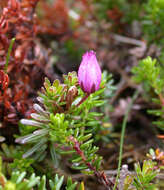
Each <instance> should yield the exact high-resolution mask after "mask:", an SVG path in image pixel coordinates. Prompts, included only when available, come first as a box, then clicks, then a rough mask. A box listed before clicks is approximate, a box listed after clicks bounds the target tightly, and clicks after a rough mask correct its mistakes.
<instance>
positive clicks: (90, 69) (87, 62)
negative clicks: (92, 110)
mask: <svg viewBox="0 0 164 190" xmlns="http://www.w3.org/2000/svg"><path fill="white" fill-rule="evenodd" d="M78 81H79V85H80V87H81V89H82V90H83V91H84V92H86V93H87V94H91V93H93V92H95V91H97V90H98V89H99V87H100V83H101V69H100V66H99V64H98V61H97V59H96V54H95V52H94V51H89V52H86V53H85V54H84V55H83V57H82V61H81V64H80V67H79V70H78Z"/></svg>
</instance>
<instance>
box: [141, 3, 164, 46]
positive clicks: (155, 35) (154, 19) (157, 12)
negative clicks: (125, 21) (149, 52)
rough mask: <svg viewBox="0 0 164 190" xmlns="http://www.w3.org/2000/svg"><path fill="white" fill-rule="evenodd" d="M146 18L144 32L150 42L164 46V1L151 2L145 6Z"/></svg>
mask: <svg viewBox="0 0 164 190" xmlns="http://www.w3.org/2000/svg"><path fill="white" fill-rule="evenodd" d="M144 9H145V12H146V14H145V16H144V20H143V30H144V33H145V34H146V36H147V38H148V41H149V42H156V44H160V45H162V44H163V42H164V41H163V30H164V1H163V0H149V1H147V3H145V4H144Z"/></svg>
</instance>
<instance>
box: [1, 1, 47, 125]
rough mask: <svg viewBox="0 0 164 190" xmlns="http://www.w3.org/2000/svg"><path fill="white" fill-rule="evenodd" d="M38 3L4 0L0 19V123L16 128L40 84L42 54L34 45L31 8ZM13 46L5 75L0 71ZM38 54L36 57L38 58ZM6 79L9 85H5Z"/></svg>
mask: <svg viewBox="0 0 164 190" xmlns="http://www.w3.org/2000/svg"><path fill="white" fill-rule="evenodd" d="M37 2H38V0H23V1H19V0H8V1H7V3H6V5H5V4H3V6H4V8H3V10H2V12H1V17H0V66H1V71H0V85H1V92H0V115H1V118H0V122H1V123H2V127H5V126H6V125H7V124H8V123H11V124H12V125H13V124H14V125H15V124H17V122H18V121H19V119H20V118H22V117H25V116H28V115H29V113H30V112H31V111H30V109H31V105H32V101H33V99H32V98H33V97H34V96H35V95H36V92H35V91H33V90H32V89H35V90H36V89H38V88H40V84H39V85H38V83H37V82H36V81H37V80H38V79H39V80H40V81H42V80H43V77H44V76H45V74H44V72H43V69H42V68H43V64H45V62H46V61H45V59H46V58H45V55H46V53H45V52H43V53H42V51H41V50H40V49H39V53H38V46H37V44H36V43H35V41H36V15H35V8H36V5H37ZM13 37H14V38H15V39H16V40H15V43H14V46H13V49H12V53H11V55H10V60H9V66H8V69H7V72H8V75H7V74H5V73H4V72H3V71H2V69H3V68H4V65H5V62H6V56H7V52H8V48H9V44H10V42H11V39H12V38H13ZM38 54H39V55H38ZM9 78H10V84H9Z"/></svg>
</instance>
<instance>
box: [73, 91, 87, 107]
mask: <svg viewBox="0 0 164 190" xmlns="http://www.w3.org/2000/svg"><path fill="white" fill-rule="evenodd" d="M88 97H89V94H86V95H85V96H84V97H83V98H82V99H81V100H80V102H79V103H78V104H77V105H76V107H78V106H79V105H80V104H82V103H83V102H84V101H85V100H86V99H87V98H88Z"/></svg>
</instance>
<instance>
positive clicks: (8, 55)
mask: <svg viewBox="0 0 164 190" xmlns="http://www.w3.org/2000/svg"><path fill="white" fill-rule="evenodd" d="M14 42H15V38H12V39H11V42H10V45H9V49H8V52H7V57H6V64H5V68H4V71H5V73H7V68H8V64H9V59H10V54H11V51H12V48H13V45H14Z"/></svg>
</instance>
